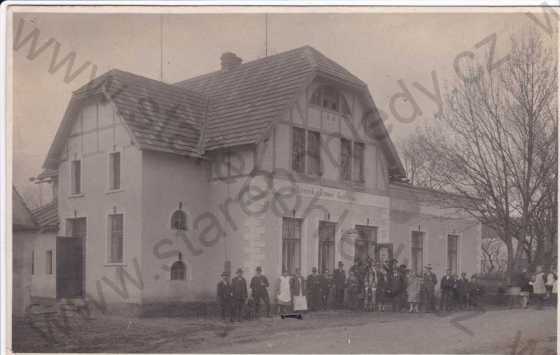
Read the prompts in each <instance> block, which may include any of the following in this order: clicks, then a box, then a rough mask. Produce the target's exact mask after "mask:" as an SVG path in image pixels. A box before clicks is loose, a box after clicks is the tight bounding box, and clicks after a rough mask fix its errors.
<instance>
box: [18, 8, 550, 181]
mask: <svg viewBox="0 0 560 355" xmlns="http://www.w3.org/2000/svg"><path fill="white" fill-rule="evenodd" d="M300 11H301V10H300ZM539 16H540V15H539ZM20 19H23V22H21V23H22V24H23V26H22V36H21V39H23V38H24V37H25V36H27V34H28V33H30V32H31V31H32V30H33V29H34V28H37V29H38V30H39V32H40V36H39V40H38V47H40V46H41V45H42V44H44V43H46V42H47V41H48V40H49V39H50V38H52V39H54V40H55V41H56V42H58V43H59V44H60V50H59V59H58V60H61V58H63V57H64V56H65V55H67V54H68V53H70V52H71V51H74V52H75V53H76V61H75V63H74V70H76V69H77V68H79V67H80V66H81V65H83V64H84V63H86V62H90V63H92V64H95V66H97V75H100V74H102V73H104V72H106V71H108V70H110V69H112V68H119V69H122V70H126V71H130V72H133V73H136V74H140V75H144V76H147V77H150V78H154V79H161V74H160V73H161V71H162V70H161V69H162V66H161V63H162V61H161V58H162V56H161V52H162V49H163V81H165V82H167V83H174V82H178V81H181V80H183V79H186V78H189V77H192V76H196V75H199V74H203V73H207V72H209V71H214V70H217V69H219V66H220V59H219V58H220V55H221V54H222V53H223V52H226V51H232V52H235V53H236V54H237V55H238V56H240V57H241V58H243V60H244V61H249V60H253V59H256V58H259V57H263V56H264V55H265V43H266V41H265V38H266V30H265V29H266V27H265V23H266V22H265V15H263V14H173V15H171V14H167V15H163V16H160V15H157V14H141V15H140V14H135V15H131V14H60V13H59V14H57V13H27V14H19V15H17V16H15V18H14V33H15V32H17V29H18V24H20V22H19V21H20ZM162 19H163V32H161V28H162V26H161V21H162ZM530 25H534V22H533V21H532V20H531V19H530V18H529V17H528V16H527V15H526V14H524V13H501V14H490V13H479V12H463V13H439V14H437V13H401V14H395V13H392V14H389V13H384V14H373V13H368V14H334V13H331V14H328V13H323V14H269V15H268V26H269V31H268V32H269V35H268V45H269V53H271V54H274V53H279V52H282V51H285V50H289V49H292V48H296V47H300V46H303V45H311V46H313V47H314V48H316V49H318V50H319V51H321V52H322V53H323V54H325V55H326V56H328V57H330V58H331V59H333V60H335V61H336V62H338V63H339V64H341V65H342V66H344V67H346V68H347V69H348V70H349V71H351V72H352V73H353V74H355V75H357V76H358V77H359V78H361V79H362V80H364V81H365V82H366V83H367V84H368V86H369V89H370V91H371V94H372V97H373V99H374V100H375V102H376V103H377V105H378V107H379V108H380V109H381V110H382V111H384V112H386V113H387V125H388V126H390V131H391V136H392V138H393V139H394V140H396V141H398V140H399V139H401V138H402V137H404V136H406V135H407V134H410V132H412V131H413V130H414V128H415V127H417V126H418V125H423V124H425V123H426V122H427V121H428V120H430V119H432V117H433V114H434V112H436V111H437V108H438V106H437V104H436V101H434V100H433V99H430V98H429V96H428V95H427V94H426V93H425V92H423V91H425V90H427V91H428V93H432V95H435V93H436V90H435V88H434V83H433V74H432V72H433V71H435V73H436V77H437V82H438V85H439V87H440V90H441V92H442V94H443V92H444V90H445V87H446V86H449V85H450V84H451V83H452V82H453V80H455V78H456V74H455V71H454V67H453V64H454V61H455V59H456V57H457V56H458V55H459V54H461V53H463V52H465V51H472V52H473V53H474V54H475V55H476V56H477V57H480V58H483V56H484V52H485V51H487V50H488V49H490V44H491V41H488V40H487V41H486V43H485V44H483V45H482V46H479V48H476V47H475V45H476V44H477V43H479V42H480V41H482V40H484V39H489V38H490V37H489V36H491V35H493V34H496V54H495V56H496V60H497V59H499V58H501V57H502V56H503V55H504V54H505V53H507V51H508V50H509V46H510V37H511V35H512V34H513V33H516V32H519V31H522V30H524V29H526V28H527V27H528V26H530ZM540 30H541V31H542V29H540ZM543 35H544V36H545V37H546V36H548V35H547V34H546V33H544V31H543ZM161 38H163V41H161V40H160V39H161ZM29 45H30V43H29V42H28V43H27V44H25V45H24V46H22V47H21V48H20V49H19V50H17V51H15V52H14V57H13V59H14V88H13V89H14V91H13V92H14V111H13V112H14V131H13V134H14V135H13V153H14V156H13V159H14V160H13V163H14V165H13V172H14V180H13V182H14V184H15V185H16V186H17V187H18V188H19V189H21V190H24V191H25V190H27V191H29V189H30V188H29V186H30V185H29V182H28V178H29V177H31V176H36V175H37V174H38V173H40V172H41V165H42V163H43V160H44V158H45V155H46V152H47V150H48V148H49V146H50V144H51V142H52V140H53V137H54V134H55V132H56V129H57V128H58V125H59V123H60V121H61V119H62V116H63V114H64V111H65V109H66V106H67V104H68V102H69V100H70V97H71V94H72V91H73V90H76V89H77V88H78V87H80V86H82V85H83V84H85V83H86V82H87V81H89V78H90V75H91V66H88V67H87V68H86V70H84V71H83V72H82V73H81V74H79V75H77V76H76V78H75V79H74V80H72V81H71V82H70V83H65V82H64V76H65V71H66V67H65V66H63V67H61V68H60V69H59V70H58V71H56V72H54V73H50V72H49V67H50V64H51V60H52V57H53V53H54V49H55V44H54V42H51V44H50V45H49V47H47V48H46V49H45V50H44V51H43V52H42V53H41V54H39V55H38V56H37V57H36V58H34V59H29V58H28V52H29V48H30V46H29ZM462 61H463V62H464V63H467V62H468V59H465V58H463V59H462ZM399 80H401V84H404V85H406V87H407V88H408V89H409V90H410V93H411V94H412V95H413V97H414V100H415V101H416V103H417V104H418V107H419V108H420V110H421V111H422V115H418V116H417V117H416V118H415V119H414V120H413V121H412V122H408V123H405V122H400V121H399V120H398V119H396V117H395V116H394V114H392V110H391V109H390V102H391V97H394V96H395V95H396V94H398V93H400V92H402V88H401V85H400V84H399ZM413 83H416V85H413ZM419 86H422V87H424V88H425V90H420V89H419ZM393 108H394V109H395V110H396V111H397V112H398V113H399V114H400V115H401V116H403V117H404V118H407V117H411V114H412V110H411V106H410V101H406V102H405V101H404V100H401V98H398V99H397V100H396V101H394V107H393ZM401 121H402V120H401Z"/></svg>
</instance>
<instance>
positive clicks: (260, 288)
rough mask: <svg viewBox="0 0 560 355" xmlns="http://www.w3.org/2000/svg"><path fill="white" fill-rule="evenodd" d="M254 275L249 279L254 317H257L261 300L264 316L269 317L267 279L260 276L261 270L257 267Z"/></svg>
mask: <svg viewBox="0 0 560 355" xmlns="http://www.w3.org/2000/svg"><path fill="white" fill-rule="evenodd" d="M256 273H257V274H256V275H255V276H253V278H252V279H251V293H252V296H253V299H254V300H255V316H257V317H258V316H259V306H260V304H261V300H263V301H264V304H265V306H266V316H267V317H270V299H269V297H268V290H267V287H268V279H267V278H266V276H264V275H263V274H262V268H261V267H260V266H257V269H256Z"/></svg>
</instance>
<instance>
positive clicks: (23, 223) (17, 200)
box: [12, 186, 38, 232]
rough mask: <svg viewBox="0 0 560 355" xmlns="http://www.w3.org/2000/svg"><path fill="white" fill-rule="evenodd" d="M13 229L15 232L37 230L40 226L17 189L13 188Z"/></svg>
mask: <svg viewBox="0 0 560 355" xmlns="http://www.w3.org/2000/svg"><path fill="white" fill-rule="evenodd" d="M12 228H13V231H14V232H21V231H32V230H37V229H38V225H37V223H36V222H35V219H34V218H33V215H32V214H31V211H30V210H29V208H28V207H27V204H26V203H25V201H24V200H23V197H21V195H20V194H19V192H18V191H17V189H16V188H15V186H14V187H12Z"/></svg>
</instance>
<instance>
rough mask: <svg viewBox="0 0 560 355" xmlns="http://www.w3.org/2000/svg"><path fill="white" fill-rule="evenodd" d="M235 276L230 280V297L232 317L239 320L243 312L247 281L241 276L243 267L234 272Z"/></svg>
mask: <svg viewBox="0 0 560 355" xmlns="http://www.w3.org/2000/svg"><path fill="white" fill-rule="evenodd" d="M236 274H237V276H235V277H234V278H233V280H232V281H231V289H232V298H233V315H232V316H233V318H237V321H238V322H241V315H242V314H243V306H244V305H245V303H246V302H247V281H245V279H244V278H243V269H241V268H239V269H237V272H236Z"/></svg>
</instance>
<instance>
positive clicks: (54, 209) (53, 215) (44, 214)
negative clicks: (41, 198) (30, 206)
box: [31, 199, 59, 232]
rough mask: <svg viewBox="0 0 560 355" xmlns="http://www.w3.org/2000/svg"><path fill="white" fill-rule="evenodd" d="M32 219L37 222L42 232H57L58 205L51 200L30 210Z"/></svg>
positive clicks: (55, 201)
mask: <svg viewBox="0 0 560 355" xmlns="http://www.w3.org/2000/svg"><path fill="white" fill-rule="evenodd" d="M31 214H32V215H33V219H34V220H35V221H36V222H37V224H38V225H39V227H40V228H41V231H42V232H58V224H59V220H58V205H57V200H56V199H55V200H53V201H51V202H49V203H47V204H46V205H44V206H41V207H39V208H36V209H34V210H32V211H31Z"/></svg>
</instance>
